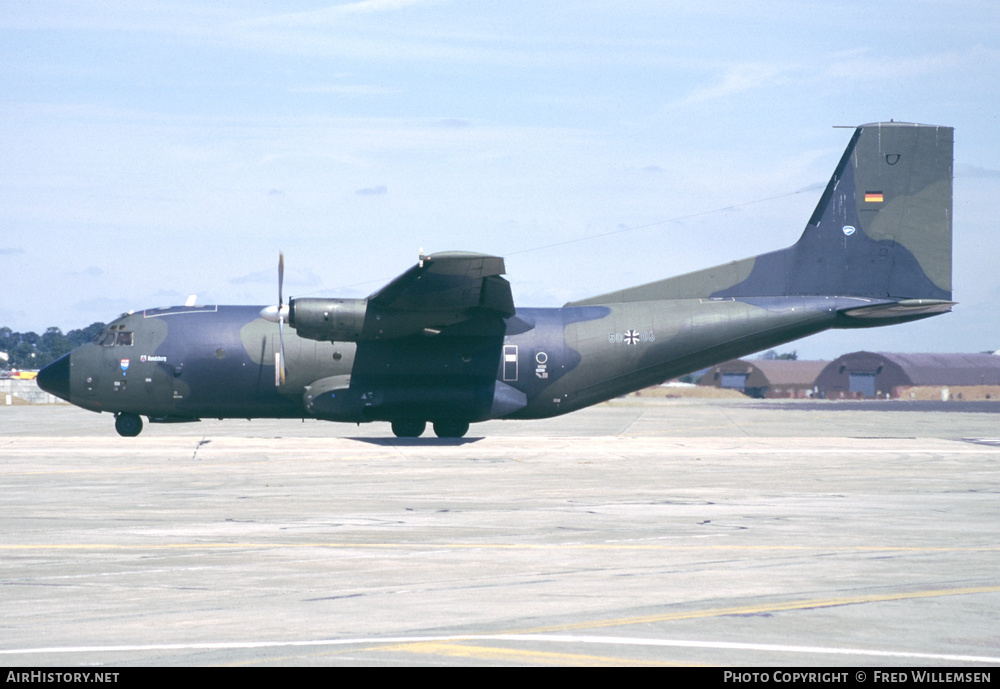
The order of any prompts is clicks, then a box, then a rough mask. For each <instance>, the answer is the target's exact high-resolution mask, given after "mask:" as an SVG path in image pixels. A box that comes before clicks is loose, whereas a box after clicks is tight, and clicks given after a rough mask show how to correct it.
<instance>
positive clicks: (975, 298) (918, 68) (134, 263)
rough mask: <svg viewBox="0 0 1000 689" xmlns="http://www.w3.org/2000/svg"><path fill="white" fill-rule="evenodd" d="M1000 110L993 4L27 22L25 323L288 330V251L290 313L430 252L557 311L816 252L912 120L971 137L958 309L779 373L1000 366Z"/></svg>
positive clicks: (393, 10)
mask: <svg viewBox="0 0 1000 689" xmlns="http://www.w3.org/2000/svg"><path fill="white" fill-rule="evenodd" d="M998 84H1000V9H997V8H996V5H995V3H993V2H985V1H978V0H971V1H968V2H943V1H942V2H938V1H923V2H922V1H919V0H916V1H912V2H878V1H874V2H873V1H866V2H852V1H850V0H847V1H838V2H812V3H808V4H807V3H800V2H792V1H787V2H786V1H771V0H763V1H760V2H753V3H733V2H712V1H708V2H700V3H669V2H662V1H658V2H653V1H644V0H633V1H621V2H589V1H587V0H574V1H573V2H537V1H536V2H521V1H519V0H512V1H509V2H483V1H482V0H480V1H477V2H471V1H464V0H363V1H359V2H283V3H274V2H221V3H209V2H204V1H202V0H199V1H198V2H187V1H186V0H175V1H171V2H156V1H144V2H116V3H107V2H89V1H87V0H74V1H73V2H59V1H53V2H38V1H37V0H35V1H33V2H28V1H26V0H6V1H5V2H4V3H2V4H0V163H2V164H0V275H2V276H3V278H2V280H3V283H2V284H3V285H4V290H3V292H2V296H0V325H7V326H9V327H12V328H13V329H15V330H36V331H39V332H41V331H43V330H44V329H45V328H46V327H48V326H51V325H55V326H58V327H60V328H62V329H63V330H64V331H65V330H69V329H72V328H77V327H82V326H85V325H88V324H90V323H91V322H93V321H95V320H104V321H106V320H110V319H111V318H113V317H115V316H116V315H117V314H118V313H120V312H122V311H127V310H130V309H141V308H146V307H153V306H162V305H169V304H174V303H182V302H183V301H184V300H185V299H186V298H187V296H188V295H189V294H197V295H198V302H199V303H251V304H265V303H270V302H272V301H274V300H275V299H276V291H277V287H276V272H277V270H276V264H277V255H278V251H279V249H280V250H283V251H284V252H285V261H286V282H285V293H286V294H291V295H297V296H305V295H307V294H308V295H319V294H325V295H341V296H364V295H366V294H368V293H370V292H372V291H374V290H375V289H377V288H378V287H379V286H380V285H381V284H383V283H384V282H385V281H387V280H388V279H390V278H392V277H394V276H395V275H397V274H398V273H400V272H402V271H403V270H405V269H406V268H408V267H409V266H410V265H411V264H412V263H413V262H414V261H415V260H416V256H417V252H418V250H419V249H420V248H421V247H423V248H424V249H425V250H426V251H427V252H434V251H440V250H452V249H455V250H468V251H480V252H485V253H494V254H498V255H502V256H505V257H506V258H507V272H508V278H509V279H510V281H511V283H512V285H513V289H514V297H515V301H516V303H517V304H519V305H521V306H558V305H561V304H562V303H564V302H565V301H567V300H570V299H579V298H583V297H585V296H588V295H592V294H597V293H602V292H606V291H609V290H612V289H617V288H621V287H625V286H629V285H633V284H639V283H643V282H648V281H651V280H656V279H660V278H663V277H667V276H670V275H675V274H678V273H683V272H687V271H690V270H694V269H697V268H702V267H706V266H710V265H715V264H718V263H722V262H725V261H729V260H734V259H738V258H743V257H745V256H750V255H754V254H758V253H762V252H765V251H770V250H773V249H778V248H782V247H784V246H787V245H788V244H791V243H792V242H794V241H795V240H796V239H797V238H798V236H799V234H800V233H801V231H802V228H803V226H804V225H805V222H806V220H807V219H808V217H809V214H810V213H811V211H812V209H813V207H814V206H815V204H816V202H817V200H818V198H819V195H820V191H821V187H822V186H823V185H824V184H825V182H826V180H827V179H828V178H829V176H830V173H831V172H832V171H833V168H834V166H835V165H836V163H837V160H838V159H839V157H840V154H841V152H842V150H843V148H844V146H845V145H846V144H847V141H848V140H849V138H850V130H845V129H835V128H833V127H834V125H856V124H861V123H865V122H872V121H878V120H888V119H890V118H894V119H896V120H902V121H911V122H924V123H932V124H942V125H948V126H953V127H955V128H956V146H955V210H954V219H955V220H954V229H955V256H954V270H955V278H954V295H955V299H956V300H957V301H958V302H959V306H957V307H956V308H955V311H954V313H952V314H949V315H946V316H941V317H938V318H933V319H930V320H927V321H924V322H921V323H916V324H910V325H905V326H898V327H894V328H883V329H878V330H864V331H844V332H833V333H825V334H822V335H818V336H815V337H813V338H809V339H807V340H804V341H800V342H798V343H794V344H791V345H788V346H787V347H786V348H784V349H789V350H790V349H796V350H798V351H799V354H800V357H806V358H832V357H835V356H837V355H839V354H841V353H844V352H848V351H854V350H858V349H869V350H886V351H980V350H986V349H991V350H992V349H997V348H1000V315H998V309H997V308H996V304H997V303H998V300H1000V271H998V270H997V267H996V265H997V262H998V256H1000V250H998V249H1000V240H998V235H997V221H996V220H995V213H994V212H993V210H992V207H991V206H992V205H993V204H995V203H996V200H997V199H998V198H1000V135H998V132H1000V127H998V125H1000V98H998V97H997V95H996V90H997V88H996V87H997V85H998ZM553 245H555V246H553Z"/></svg>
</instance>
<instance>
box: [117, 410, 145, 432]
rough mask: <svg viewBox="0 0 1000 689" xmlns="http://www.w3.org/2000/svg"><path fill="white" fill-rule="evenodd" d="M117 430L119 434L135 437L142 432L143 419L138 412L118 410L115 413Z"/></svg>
mask: <svg viewBox="0 0 1000 689" xmlns="http://www.w3.org/2000/svg"><path fill="white" fill-rule="evenodd" d="M115 430H116V431H118V435H123V436H125V437H126V438H134V437H135V436H137V435H139V434H140V433H142V419H140V418H139V415H138V414H131V413H129V412H118V413H117V414H115Z"/></svg>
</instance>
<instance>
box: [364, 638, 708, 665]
mask: <svg viewBox="0 0 1000 689" xmlns="http://www.w3.org/2000/svg"><path fill="white" fill-rule="evenodd" d="M365 650H369V651H405V652H406V653H422V654H424V655H437V656H451V657H456V658H473V659H475V660H493V661H507V662H511V663H521V664H528V663H531V664H537V665H571V666H579V665H586V666H589V667H646V666H657V667H662V666H670V667H674V666H684V667H691V666H692V664H691V663H664V662H654V661H641V660H631V659H629V658H616V657H612V656H595V655H585V654H580V653H552V652H548V651H529V650H521V649H516V648H504V647H497V646H470V645H467V644H461V643H444V642H433V641H428V642H423V643H412V644H398V645H395V646H375V647H372V648H369V649H365Z"/></svg>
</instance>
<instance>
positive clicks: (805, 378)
mask: <svg viewBox="0 0 1000 689" xmlns="http://www.w3.org/2000/svg"><path fill="white" fill-rule="evenodd" d="M700 384H701V385H711V386H715V387H722V388H732V389H736V390H740V391H741V392H743V393H744V394H746V395H748V396H750V397H759V398H764V397H767V398H772V399H773V398H803V397H813V398H826V399H858V398H874V397H881V398H886V397H890V398H896V397H900V396H905V395H906V392H907V390H908V389H910V388H919V387H940V388H959V389H960V388H977V389H979V388H982V387H984V386H985V387H990V386H1000V356H996V355H993V354H897V353H891V352H863V351H862V352H852V353H850V354H844V355H843V356H840V357H838V358H837V359H835V360H833V361H829V362H827V361H795V360H763V359H761V360H752V361H751V360H746V359H736V360H733V361H727V362H725V363H723V364H719V365H718V366H715V367H713V368H711V369H709V370H708V371H707V372H706V373H705V375H704V376H702V379H701V381H700ZM955 392H956V393H957V392H959V391H957V390H956V391H955ZM983 394H984V395H985V396H986V397H987V399H988V398H989V397H990V393H989V392H984V393H983ZM959 396H960V395H959ZM994 397H996V396H994Z"/></svg>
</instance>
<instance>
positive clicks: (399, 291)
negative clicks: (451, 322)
mask: <svg viewBox="0 0 1000 689" xmlns="http://www.w3.org/2000/svg"><path fill="white" fill-rule="evenodd" d="M504 271H505V269H504V262H503V259H502V258H500V257H499V256H487V255H486V254H476V253H471V252H459V251H450V252H444V253H439V254H433V255H431V256H423V255H421V258H420V262H419V263H418V264H417V265H415V266H413V267H412V268H410V269H409V270H408V271H406V272H405V273H403V274H402V275H400V276H399V277H398V278H396V279H395V280H393V281H392V282H390V283H389V284H387V285H386V286H385V287H383V288H382V289H380V290H378V291H377V292H375V293H374V294H372V295H371V296H369V297H368V304H369V307H370V308H371V307H374V308H377V309H378V310H379V311H382V310H387V311H397V312H400V311H405V312H438V313H441V312H449V313H455V312H458V311H460V312H464V313H466V315H468V316H470V317H471V316H474V315H477V313H482V312H492V313H493V314H495V315H499V316H501V317H504V318H506V317H509V316H513V315H514V298H513V297H512V296H511V293H510V283H509V282H507V280H505V279H504V278H502V277H500V276H501V275H502V274H503V273H504ZM431 320H433V318H432V319H431Z"/></svg>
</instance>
